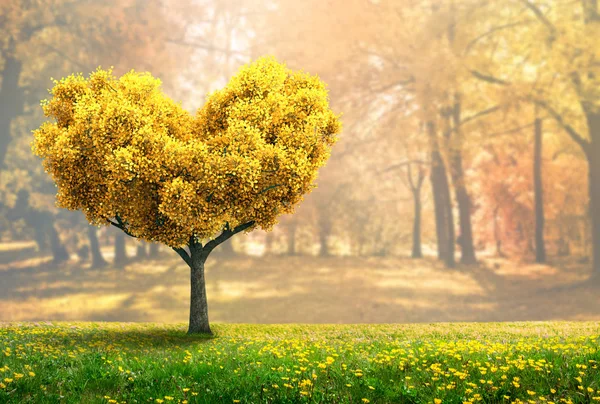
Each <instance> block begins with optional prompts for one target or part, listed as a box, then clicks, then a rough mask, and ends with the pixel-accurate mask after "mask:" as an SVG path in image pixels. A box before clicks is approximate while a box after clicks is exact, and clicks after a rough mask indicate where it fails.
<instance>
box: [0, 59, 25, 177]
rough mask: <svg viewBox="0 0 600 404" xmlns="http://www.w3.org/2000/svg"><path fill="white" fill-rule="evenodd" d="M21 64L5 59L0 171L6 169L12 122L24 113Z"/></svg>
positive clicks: (0, 92) (0, 93) (0, 112)
mask: <svg viewBox="0 0 600 404" xmlns="http://www.w3.org/2000/svg"><path fill="white" fill-rule="evenodd" d="M21 68H22V65H21V62H20V61H19V60H18V59H16V58H14V57H13V56H7V57H5V59H4V68H3V70H2V73H1V75H2V88H1V89H0V169H2V168H4V167H5V162H4V159H5V157H6V152H7V150H8V145H9V144H10V142H11V140H12V137H11V133H10V126H11V123H12V120H13V119H14V118H16V117H17V116H18V115H19V114H21V113H23V103H24V93H23V90H22V89H21V88H20V87H19V77H20V76H21Z"/></svg>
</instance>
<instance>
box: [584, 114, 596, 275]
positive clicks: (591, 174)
mask: <svg viewBox="0 0 600 404" xmlns="http://www.w3.org/2000/svg"><path fill="white" fill-rule="evenodd" d="M586 118H587V123H588V128H589V131H590V142H589V143H588V147H586V148H585V149H584V151H585V152H586V157H587V160H588V187H589V194H590V202H589V203H590V218H591V222H592V226H591V227H592V266H593V276H594V277H595V278H597V279H600V113H594V112H591V111H586Z"/></svg>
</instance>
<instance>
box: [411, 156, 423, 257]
mask: <svg viewBox="0 0 600 404" xmlns="http://www.w3.org/2000/svg"><path fill="white" fill-rule="evenodd" d="M407 177H408V184H409V185H410V190H411V192H412V195H413V202H414V217H413V232H412V254H411V257H412V258H423V252H422V251H421V188H422V186H423V181H424V180H425V171H424V170H423V167H421V165H419V169H418V175H417V180H416V181H415V180H414V179H413V175H412V164H411V163H409V164H408V166H407Z"/></svg>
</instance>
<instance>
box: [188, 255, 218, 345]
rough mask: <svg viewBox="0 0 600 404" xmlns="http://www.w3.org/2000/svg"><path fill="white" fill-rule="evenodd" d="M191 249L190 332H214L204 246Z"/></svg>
mask: <svg viewBox="0 0 600 404" xmlns="http://www.w3.org/2000/svg"><path fill="white" fill-rule="evenodd" d="M190 250H191V258H192V260H191V261H192V262H191V263H192V265H191V272H190V274H191V279H190V280H191V292H190V324H189V329H188V334H212V331H211V330H210V324H209V322H208V301H207V298H206V279H205V277H204V263H205V262H206V258H207V257H206V256H203V255H202V247H199V248H198V247H194V248H190Z"/></svg>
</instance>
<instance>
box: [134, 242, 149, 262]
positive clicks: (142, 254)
mask: <svg viewBox="0 0 600 404" xmlns="http://www.w3.org/2000/svg"><path fill="white" fill-rule="evenodd" d="M147 257H148V254H147V253H146V242H145V241H141V240H140V241H139V242H138V245H137V249H136V253H135V258H136V259H138V260H143V259H145V258H147Z"/></svg>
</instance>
